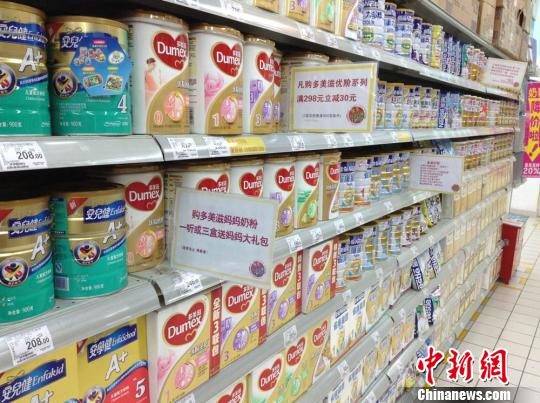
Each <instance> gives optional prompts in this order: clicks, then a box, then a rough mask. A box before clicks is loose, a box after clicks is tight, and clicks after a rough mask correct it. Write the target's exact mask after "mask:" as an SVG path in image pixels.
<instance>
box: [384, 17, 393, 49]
mask: <svg viewBox="0 0 540 403" xmlns="http://www.w3.org/2000/svg"><path fill="white" fill-rule="evenodd" d="M383 49H384V50H386V51H387V52H392V53H393V52H395V50H396V19H395V18H391V17H384V43H383Z"/></svg>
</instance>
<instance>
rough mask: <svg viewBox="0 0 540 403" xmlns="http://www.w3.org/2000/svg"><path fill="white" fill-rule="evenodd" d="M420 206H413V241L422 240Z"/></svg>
mask: <svg viewBox="0 0 540 403" xmlns="http://www.w3.org/2000/svg"><path fill="white" fill-rule="evenodd" d="M421 215H422V213H421V212H420V205H419V204H414V205H412V206H411V241H418V240H419V239H420V235H421V231H420V216H421Z"/></svg>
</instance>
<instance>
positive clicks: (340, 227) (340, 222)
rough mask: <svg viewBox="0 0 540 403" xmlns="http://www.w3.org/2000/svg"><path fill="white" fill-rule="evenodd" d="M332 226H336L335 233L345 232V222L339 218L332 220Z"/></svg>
mask: <svg viewBox="0 0 540 403" xmlns="http://www.w3.org/2000/svg"><path fill="white" fill-rule="evenodd" d="M334 226H335V227H336V234H338V235H339V234H341V233H343V232H345V222H344V221H343V220H342V219H341V218H340V219H337V220H336V221H334Z"/></svg>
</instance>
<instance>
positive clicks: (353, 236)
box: [345, 230, 365, 281]
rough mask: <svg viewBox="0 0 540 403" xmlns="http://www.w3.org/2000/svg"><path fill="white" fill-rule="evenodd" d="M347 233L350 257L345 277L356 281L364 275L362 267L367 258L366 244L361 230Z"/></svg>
mask: <svg viewBox="0 0 540 403" xmlns="http://www.w3.org/2000/svg"><path fill="white" fill-rule="evenodd" d="M347 235H348V237H349V259H348V263H347V273H346V277H345V278H346V280H347V281H354V280H358V279H360V277H362V276H361V269H362V266H363V262H364V260H365V256H364V255H365V251H364V248H365V244H364V241H363V232H362V231H361V230H359V231H351V232H348V233H347Z"/></svg>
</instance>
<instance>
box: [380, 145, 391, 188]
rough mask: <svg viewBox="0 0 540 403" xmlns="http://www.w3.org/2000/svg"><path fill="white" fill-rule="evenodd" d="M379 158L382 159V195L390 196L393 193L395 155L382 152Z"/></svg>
mask: <svg viewBox="0 0 540 403" xmlns="http://www.w3.org/2000/svg"><path fill="white" fill-rule="evenodd" d="M379 160H380V161H381V196H388V195H391V194H392V182H393V175H394V155H393V154H381V155H379Z"/></svg>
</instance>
